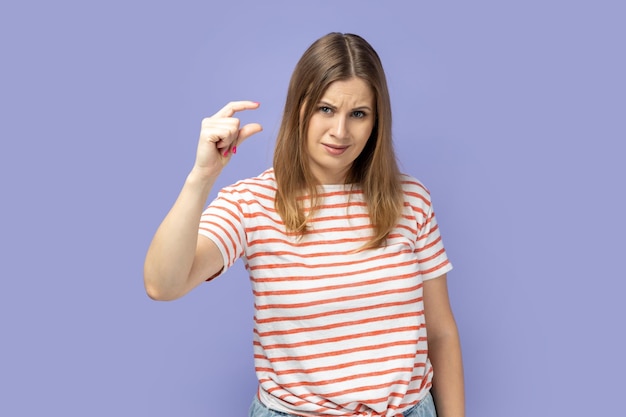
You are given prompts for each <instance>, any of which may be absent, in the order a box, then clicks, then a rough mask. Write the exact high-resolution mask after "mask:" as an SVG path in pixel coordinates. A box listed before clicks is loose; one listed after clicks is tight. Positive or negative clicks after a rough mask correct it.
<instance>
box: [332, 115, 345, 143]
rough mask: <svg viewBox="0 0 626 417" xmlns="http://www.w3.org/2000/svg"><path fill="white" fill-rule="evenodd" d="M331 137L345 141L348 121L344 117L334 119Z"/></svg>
mask: <svg viewBox="0 0 626 417" xmlns="http://www.w3.org/2000/svg"><path fill="white" fill-rule="evenodd" d="M331 135H332V136H333V137H334V138H336V139H346V138H347V137H348V121H347V120H346V118H345V117H343V116H337V117H334V120H333V127H332V130H331Z"/></svg>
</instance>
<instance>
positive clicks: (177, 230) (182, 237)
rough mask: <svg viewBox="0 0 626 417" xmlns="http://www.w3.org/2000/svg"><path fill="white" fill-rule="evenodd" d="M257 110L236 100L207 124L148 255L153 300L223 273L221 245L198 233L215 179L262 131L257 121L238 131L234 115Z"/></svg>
mask: <svg viewBox="0 0 626 417" xmlns="http://www.w3.org/2000/svg"><path fill="white" fill-rule="evenodd" d="M258 106H259V104H258V103H255V102H251V101H240V102H232V103H229V104H227V105H226V106H225V107H224V108H222V109H221V110H220V111H218V112H217V113H216V114H215V115H213V116H211V117H208V118H206V119H204V120H203V121H202V129H201V130H200V139H199V141H198V150H197V153H196V160H195V164H194V167H193V169H192V170H191V172H190V173H189V175H188V176H187V180H186V181H185V184H184V185H183V188H182V190H181V192H180V194H179V196H178V198H177V199H176V202H175V203H174V205H173V207H172V208H171V210H170V211H169V213H168V214H167V216H166V217H165V219H164V220H163V222H162V223H161V225H160V226H159V228H158V229H157V231H156V233H155V235H154V238H153V239H152V242H151V244H150V247H149V248H148V252H147V254H146V259H145V263H144V285H145V288H146V292H147V293H148V296H150V298H153V299H155V300H173V299H176V298H179V297H182V296H183V295H185V294H186V293H187V292H189V291H191V290H192V289H193V288H195V287H196V286H197V285H199V284H200V283H202V282H203V281H205V280H206V279H207V278H210V277H212V276H214V275H216V274H218V273H219V272H220V271H221V270H222V269H223V267H224V265H223V260H222V255H221V253H220V251H219V249H218V248H217V246H216V245H215V244H214V243H213V242H212V241H211V240H209V239H207V238H205V237H202V236H199V235H198V227H199V225H200V217H201V215H202V211H203V209H204V206H205V204H206V200H207V198H208V195H209V193H210V191H211V188H212V187H213V184H214V183H215V180H216V179H217V177H218V176H219V174H220V173H221V171H222V169H223V168H224V166H226V164H227V163H228V161H229V160H230V158H231V157H232V154H234V153H235V152H236V146H238V145H240V144H241V142H242V141H243V140H245V139H246V138H248V137H249V136H251V135H253V134H255V133H258V132H260V131H261V130H262V127H261V125H259V124H257V123H250V124H247V125H245V126H243V127H242V128H239V119H237V118H234V117H233V115H234V114H235V113H236V112H238V111H242V110H252V109H256V108H257V107H258Z"/></svg>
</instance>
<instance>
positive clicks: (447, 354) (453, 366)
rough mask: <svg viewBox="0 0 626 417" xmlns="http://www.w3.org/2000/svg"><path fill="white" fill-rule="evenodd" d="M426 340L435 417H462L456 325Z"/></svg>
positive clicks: (460, 371)
mask: <svg viewBox="0 0 626 417" xmlns="http://www.w3.org/2000/svg"><path fill="white" fill-rule="evenodd" d="M454 330H455V331H454V332H451V333H449V334H446V335H442V336H440V337H436V338H433V339H432V340H431V338H430V337H429V340H428V354H429V357H430V361H431V363H432V365H433V369H434V377H433V389H432V393H433V397H434V399H435V406H436V408H437V416H438V417H463V416H465V392H464V391H465V390H464V383H463V360H462V357H461V343H460V340H459V335H458V332H457V331H456V328H455V329H454Z"/></svg>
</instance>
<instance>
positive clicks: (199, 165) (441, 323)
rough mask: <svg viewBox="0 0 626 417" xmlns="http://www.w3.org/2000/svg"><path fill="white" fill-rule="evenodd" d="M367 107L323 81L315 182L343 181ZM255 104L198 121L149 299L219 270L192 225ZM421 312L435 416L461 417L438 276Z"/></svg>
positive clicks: (311, 132)
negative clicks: (190, 159) (188, 165)
mask: <svg viewBox="0 0 626 417" xmlns="http://www.w3.org/2000/svg"><path fill="white" fill-rule="evenodd" d="M374 103H375V102H374V94H373V93H372V91H371V89H370V87H369V86H368V85H367V84H366V83H365V82H364V81H362V80H361V79H358V78H353V79H350V80H346V81H337V82H335V83H333V84H331V85H330V86H329V88H328V89H327V91H326V92H325V94H324V95H323V97H322V99H321V100H320V102H319V103H317V104H316V106H317V110H316V112H315V113H314V114H313V116H312V118H311V121H310V125H309V129H308V131H307V144H306V145H307V146H306V150H307V154H308V161H309V163H310V166H311V169H312V172H313V173H314V175H315V176H316V178H317V179H318V180H319V182H320V183H322V184H338V183H343V182H344V179H345V175H346V172H347V170H348V168H349V167H350V165H351V164H352V163H353V162H354V160H355V159H356V158H357V156H358V155H359V154H360V153H361V151H362V150H363V148H364V146H365V144H366V143H367V139H368V138H369V135H370V133H371V131H372V128H373V124H374V119H375V108H374ZM258 107H259V104H258V103H256V102H252V101H237V102H231V103H228V104H227V105H226V106H224V107H223V108H222V109H221V110H219V111H218V112H217V113H215V114H214V115H213V116H211V117H208V118H205V119H204V120H203V121H202V126H201V129H200V137H199V140H198V148H197V152H196V159H195V162H194V166H193V168H192V169H191V171H190V173H189V175H188V176H187V178H186V180H185V183H184V185H183V187H182V190H181V192H180V194H179V196H178V198H177V199H176V201H175V203H174V205H173V206H172V208H171V210H170V211H169V213H168V214H167V215H166V217H165V219H164V220H163V222H162V223H161V225H160V226H159V228H158V229H157V231H156V233H155V235H154V238H153V240H152V242H151V244H150V247H149V248H148V252H147V254H146V259H145V263H144V285H145V288H146V292H147V294H148V296H149V297H150V298H152V299H154V300H161V301H167V300H174V299H177V298H180V297H182V296H183V295H185V294H187V293H188V292H189V291H191V290H192V289H193V288H195V287H196V286H198V285H200V284H201V283H203V282H205V281H206V279H207V277H213V276H215V275H217V274H218V273H219V272H220V271H221V270H222V268H223V267H224V265H223V260H222V255H221V253H220V252H219V249H218V248H217V246H216V245H215V244H214V243H213V242H212V241H211V240H210V239H207V238H206V237H204V236H200V235H198V225H199V224H200V217H201V215H202V212H203V210H204V208H205V204H206V200H207V198H208V196H209V193H210V191H211V188H212V187H213V185H214V184H215V181H216V179H217V178H218V176H219V175H220V173H221V172H222V169H223V168H224V167H225V166H226V165H227V164H228V163H229V162H230V160H231V158H232V156H233V154H235V153H236V152H237V148H238V147H239V146H240V145H241V144H242V143H243V142H244V141H245V140H246V139H247V138H249V137H250V136H252V135H254V134H256V133H258V132H260V131H261V130H262V129H263V128H262V127H261V125H259V124H258V123H250V124H247V125H245V126H240V121H239V119H238V118H236V117H235V115H236V114H237V113H238V112H241V111H248V110H255V109H257V108H258ZM424 314H425V316H426V321H427V331H428V345H429V357H430V360H431V362H432V364H433V367H434V369H435V377H434V380H433V390H432V392H433V396H434V399H435V404H436V407H437V413H438V416H439V417H463V416H464V415H465V414H464V388H463V365H462V359H461V347H460V341H459V334H458V331H457V327H456V323H455V320H454V316H453V314H452V309H451V308H450V302H449V297H448V289H447V279H446V275H445V274H444V275H442V276H440V277H438V278H435V279H431V280H427V281H425V282H424Z"/></svg>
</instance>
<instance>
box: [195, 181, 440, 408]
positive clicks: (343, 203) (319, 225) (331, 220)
mask: <svg viewBox="0 0 626 417" xmlns="http://www.w3.org/2000/svg"><path fill="white" fill-rule="evenodd" d="M402 186H403V190H404V197H405V198H404V210H403V212H402V216H401V218H400V220H399V223H398V225H397V226H396V227H395V228H394V229H393V231H392V232H391V234H390V235H389V237H388V240H387V245H386V246H384V247H381V248H377V249H372V250H365V251H358V250H357V249H359V248H360V247H361V246H363V245H364V244H365V243H367V242H368V240H369V238H370V236H371V235H372V231H373V229H372V226H371V223H370V220H369V217H368V214H367V205H366V204H365V202H364V199H363V193H362V191H361V189H360V188H359V187H357V186H351V185H324V186H320V187H321V188H320V197H321V199H320V203H321V206H320V207H319V209H318V210H317V211H316V212H315V214H314V217H313V218H312V219H311V220H310V222H309V230H310V232H308V233H306V234H305V235H304V237H302V238H298V237H297V236H295V235H293V234H292V233H287V232H286V230H285V226H284V223H283V221H282V219H281V218H280V216H279V215H278V213H277V212H276V210H275V208H274V196H275V194H276V180H275V178H274V171H273V169H268V170H267V171H265V172H264V173H262V174H261V175H260V176H258V177H256V178H251V179H247V180H243V181H240V182H238V183H236V184H235V185H233V186H230V187H226V188H224V189H223V190H221V192H220V193H219V195H218V196H217V198H216V199H215V200H214V201H213V202H212V203H211V204H210V205H209V207H208V208H207V209H206V210H205V212H204V213H203V215H202V219H201V223H200V231H199V233H200V234H201V235H203V236H206V237H208V238H209V239H211V240H212V241H213V242H215V244H216V245H217V246H218V248H219V249H220V251H221V252H222V255H223V257H224V270H223V271H222V273H223V272H224V271H226V270H227V269H228V267H230V266H232V265H233V263H234V262H235V261H236V260H237V259H238V258H240V257H241V258H242V259H243V262H244V264H245V267H246V269H247V270H248V272H249V274H250V279H251V282H252V290H253V293H254V359H255V368H256V373H257V377H258V379H259V399H260V400H261V402H262V403H264V404H265V405H266V406H268V407H269V408H272V409H274V410H277V411H282V412H285V413H291V414H296V415H302V416H320V415H332V416H396V415H398V414H399V413H401V412H402V411H403V410H406V409H408V408H409V407H411V406H412V405H414V404H416V403H417V402H418V401H420V400H421V399H422V398H424V396H425V395H426V394H427V392H428V390H429V389H430V386H431V380H432V376H433V370H432V366H431V364H430V361H429V360H428V346H427V342H426V327H425V321H424V305H423V299H422V283H423V280H427V279H432V278H436V277H438V276H440V275H442V274H444V273H446V272H447V271H449V270H450V269H452V265H451V264H450V262H449V261H448V258H447V256H446V252H445V250H444V247H443V244H442V241H441V237H440V234H439V230H438V227H437V221H436V219H435V215H434V212H433V208H432V204H431V201H430V195H429V192H428V190H427V189H426V188H425V187H424V186H423V185H422V184H421V183H420V182H419V181H418V180H416V179H414V178H412V177H410V176H408V175H403V176H402Z"/></svg>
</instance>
